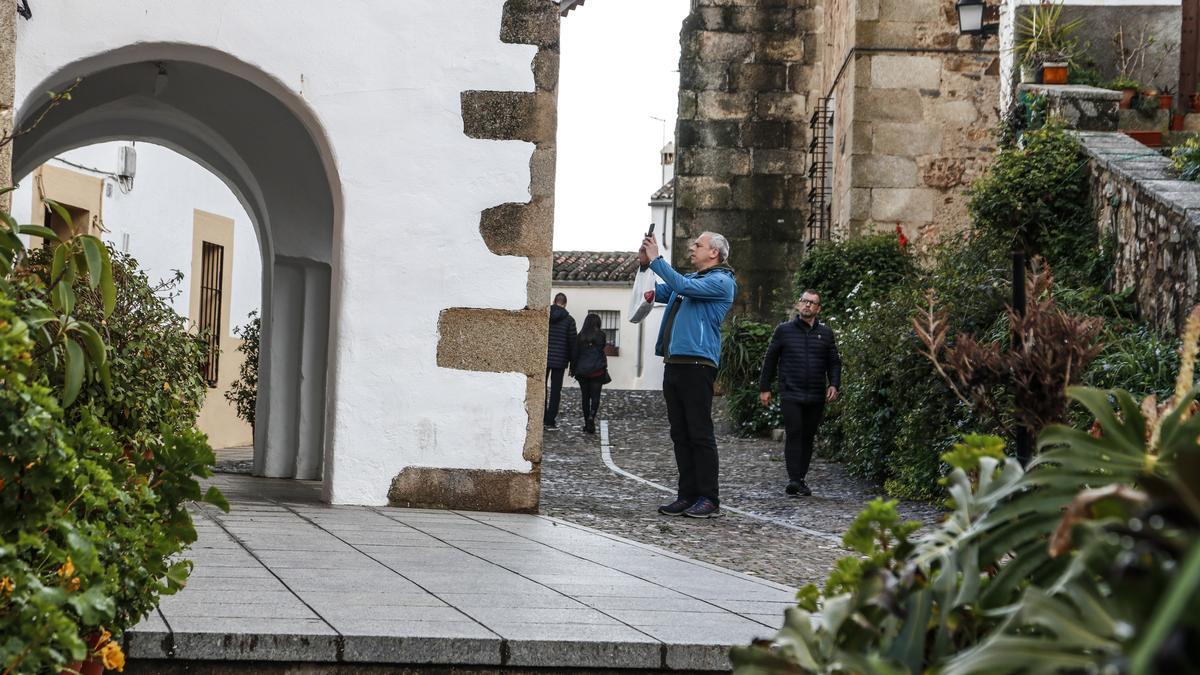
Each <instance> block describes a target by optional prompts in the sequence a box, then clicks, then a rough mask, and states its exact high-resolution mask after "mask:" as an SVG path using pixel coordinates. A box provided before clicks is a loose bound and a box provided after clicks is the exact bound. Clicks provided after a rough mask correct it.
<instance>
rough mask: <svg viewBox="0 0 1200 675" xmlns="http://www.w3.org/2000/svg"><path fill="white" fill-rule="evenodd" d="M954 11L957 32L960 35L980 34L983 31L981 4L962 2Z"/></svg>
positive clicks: (968, 0)
mask: <svg viewBox="0 0 1200 675" xmlns="http://www.w3.org/2000/svg"><path fill="white" fill-rule="evenodd" d="M955 9H957V10H958V31H959V32H960V33H967V34H970V33H980V32H982V31H983V10H984V5H983V3H982V2H972V1H971V0H962V1H961V2H959V3H958V4H957V5H955Z"/></svg>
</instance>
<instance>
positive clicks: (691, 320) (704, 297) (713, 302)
mask: <svg viewBox="0 0 1200 675" xmlns="http://www.w3.org/2000/svg"><path fill="white" fill-rule="evenodd" d="M650 269H652V270H654V273H655V274H657V275H658V277H659V278H660V279H662V280H663V282H664V283H661V284H656V285H655V287H654V301H655V302H664V303H666V305H667V313H666V314H665V315H664V317H663V322H662V325H661V326H659V328H658V343H657V344H656V345H655V347H654V353H655V354H658V355H659V356H698V357H701V358H705V359H708V360H709V361H712V362H713V363H715V364H720V362H721V322H722V321H724V320H725V314H726V313H728V312H729V308H730V307H732V306H733V297H734V296H735V295H737V282H736V281H734V279H733V269H732V268H731V267H729V266H728V265H725V264H720V265H717V266H716V267H710V268H708V269H706V270H704V271H703V272H691V273H689V274H686V275H685V274H680V273H679V272H676V271H675V270H674V269H673V268H672V267H671V265H670V263H668V262H667V261H666V260H663V258H662V256H659V257H657V258H655V259H654V260H652V261H650ZM676 297H679V298H681V303H680V305H679V311H678V312H677V313H676V314H675V322H674V323H673V324H672V327H671V344H670V345H664V344H663V333H664V332H665V331H666V328H667V318H668V317H670V315H671V308H672V307H673V306H674V304H675V299H676ZM664 347H667V349H664Z"/></svg>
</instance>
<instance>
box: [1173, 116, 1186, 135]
mask: <svg viewBox="0 0 1200 675" xmlns="http://www.w3.org/2000/svg"><path fill="white" fill-rule="evenodd" d="M1183 117H1184V116H1183V115H1180V114H1178V113H1174V114H1172V115H1171V131H1183Z"/></svg>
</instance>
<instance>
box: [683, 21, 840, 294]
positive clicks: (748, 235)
mask: <svg viewBox="0 0 1200 675" xmlns="http://www.w3.org/2000/svg"><path fill="white" fill-rule="evenodd" d="M819 24H820V15H819V13H818V10H817V9H816V4H815V2H814V1H812V0H773V1H772V2H762V3H757V4H754V5H751V4H749V3H730V2H728V0H695V2H693V8H692V11H691V14H690V15H689V16H688V18H687V20H686V21H685V22H684V25H683V30H682V32H681V34H680V41H681V46H682V52H681V56H680V64H679V76H680V77H679V79H680V91H679V120H678V126H677V128H676V143H677V148H678V154H677V161H676V166H675V176H676V178H675V209H676V210H675V222H676V227H675V242H674V247H675V248H674V251H675V259H674V260H673V261H672V262H673V264H675V265H676V266H684V265H686V259H685V258H684V257H683V252H685V251H686V250H687V240H688V239H690V238H692V237H695V236H696V235H698V234H700V233H701V232H704V231H706V230H711V231H715V232H720V233H722V234H724V235H725V236H726V237H727V238H728V239H729V241H730V247H731V250H732V254H731V263H732V264H733V266H734V267H735V268H737V269H738V285H739V289H740V290H739V294H738V297H737V299H736V301H735V304H734V309H733V312H734V313H751V314H757V315H759V316H763V317H765V316H768V315H770V314H771V303H772V293H773V292H774V291H775V290H776V289H779V288H786V287H788V286H790V283H789V276H790V272H791V271H793V270H794V269H795V264H796V262H797V261H798V260H799V258H800V256H801V254H802V253H803V245H804V235H805V217H806V215H807V197H808V195H807V179H806V175H805V174H806V171H807V169H808V164H807V148H808V141H809V134H808V121H809V116H810V114H811V111H812V104H813V97H814V96H815V84H816V79H817V75H816V73H815V65H816V64H818V63H819V62H820V53H819V52H820V45H819V44H818V43H817V35H818V31H819Z"/></svg>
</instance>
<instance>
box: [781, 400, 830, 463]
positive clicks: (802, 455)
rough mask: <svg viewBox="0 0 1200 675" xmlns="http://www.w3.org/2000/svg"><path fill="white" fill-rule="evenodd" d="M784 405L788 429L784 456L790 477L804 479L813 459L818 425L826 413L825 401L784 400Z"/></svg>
mask: <svg viewBox="0 0 1200 675" xmlns="http://www.w3.org/2000/svg"><path fill="white" fill-rule="evenodd" d="M782 407H783V426H784V428H785V429H787V442H786V443H785V444H784V446H783V456H784V458H785V459H786V460H787V472H788V479H789V480H804V477H805V476H807V475H808V465H809V463H810V462H811V461H812V456H813V445H814V444H815V442H816V440H817V427H819V426H821V418H822V417H823V416H824V414H825V402H824V401H818V402H816V403H799V402H797V401H783V405H782Z"/></svg>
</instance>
